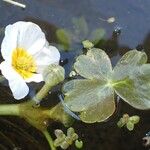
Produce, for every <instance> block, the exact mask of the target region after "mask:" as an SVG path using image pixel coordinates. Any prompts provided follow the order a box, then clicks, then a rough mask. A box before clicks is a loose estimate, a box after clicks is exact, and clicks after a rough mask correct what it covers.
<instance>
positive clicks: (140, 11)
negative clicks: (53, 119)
mask: <svg viewBox="0 0 150 150" xmlns="http://www.w3.org/2000/svg"><path fill="white" fill-rule="evenodd" d="M19 2H22V3H24V4H26V9H21V8H19V7H16V6H13V5H10V4H6V3H5V2H3V1H0V27H1V28H3V27H5V26H6V25H8V24H11V23H14V22H16V21H19V20H25V21H32V22H35V23H37V24H38V25H39V26H40V27H41V28H42V30H43V31H44V32H45V34H46V37H47V40H48V41H49V43H51V44H53V45H55V46H58V44H59V42H58V40H57V37H56V34H55V33H56V30H57V29H59V28H65V29H66V30H69V31H71V32H72V33H74V30H75V29H74V24H73V22H72V19H73V18H81V17H82V18H85V20H86V23H87V25H88V28H89V29H88V30H89V31H88V32H90V31H93V30H95V29H97V28H103V29H104V30H105V32H106V34H105V36H104V40H103V42H98V43H97V45H96V46H97V47H99V48H103V49H104V50H106V52H107V54H108V55H109V56H110V57H111V60H112V64H113V65H115V64H116V62H117V61H118V59H119V58H120V57H121V56H122V55H123V54H124V53H125V52H127V51H128V50H130V49H135V48H137V49H138V50H144V51H145V52H146V53H147V55H148V56H149V58H150V51H149V50H150V13H149V9H150V1H149V0H145V1H142V0H126V1H123V0H115V1H114V0H107V1H106V0H82V1H81V0H55V1H53V0H32V1H29V0H20V1H19ZM110 17H114V18H115V22H113V23H108V22H107V21H106V20H107V19H108V18H110ZM117 29H119V31H118V32H115V31H116V30H117ZM80 36H82V35H80ZM2 38H3V34H1V35H0V43H1V41H2ZM76 38H77V39H78V40H76V42H75V41H74V40H73V41H72V44H71V45H70V47H69V49H68V51H64V50H63V49H61V48H60V51H61V65H63V66H64V68H65V70H66V77H67V76H68V73H69V72H70V70H71V65H72V63H73V61H74V58H75V57H76V56H77V55H79V54H80V53H82V45H81V42H82V41H80V39H86V38H88V37H86V36H83V37H82V38H81V37H76ZM4 85H5V86H4ZM31 86H32V87H33V89H34V85H31ZM0 89H1V90H0V95H1V99H0V102H1V103H13V102H14V101H12V100H13V98H12V96H11V93H10V91H9V88H8V87H7V83H4V84H3V85H1V86H0ZM55 93H57V90H56V91H55V92H54V93H52V94H49V96H48V97H47V98H48V99H50V100H51V99H52V100H53V101H58V97H57V94H55ZM54 103H56V102H54ZM124 113H128V114H129V115H139V116H140V117H141V120H140V123H139V124H138V125H137V126H136V127H135V130H134V131H132V132H129V131H128V130H127V129H119V128H118V127H117V125H116V123H117V120H118V119H119V118H120V117H121V116H122V115H123V114H124ZM73 127H74V128H75V130H76V131H77V133H78V134H79V135H80V137H81V139H82V140H83V141H84V148H83V149H84V150H145V149H146V148H145V147H144V146H143V145H142V138H143V137H144V136H145V134H146V133H147V132H148V131H149V130H150V111H139V110H136V109H134V108H132V107H131V106H129V105H128V104H126V103H125V102H123V101H119V104H118V109H117V112H116V113H115V114H114V116H113V117H112V118H111V119H109V120H108V122H104V123H97V124H85V123H81V122H78V121H76V122H75V124H74V125H73ZM56 128H61V129H64V127H63V126H62V125H61V124H59V123H52V124H51V125H50V127H49V130H50V132H51V133H53V130H54V129H56ZM14 148H16V150H17V149H18V150H31V149H34V150H36V149H37V150H48V149H49V147H48V144H47V141H46V140H45V138H44V136H43V135H42V134H41V133H40V132H39V131H37V130H36V129H34V128H33V127H31V126H30V125H29V124H27V123H26V122H25V121H24V120H21V119H18V118H12V117H1V118H0V150H9V149H10V150H13V149H14ZM70 149H71V150H73V149H75V148H74V147H71V148H70Z"/></svg>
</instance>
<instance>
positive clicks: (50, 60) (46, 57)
mask: <svg viewBox="0 0 150 150" xmlns="http://www.w3.org/2000/svg"><path fill="white" fill-rule="evenodd" d="M34 58H35V60H36V64H37V66H38V72H40V73H42V71H43V69H44V68H45V67H47V66H48V65H50V64H58V63H59V60H60V53H59V51H58V49H57V48H56V47H54V46H48V47H47V48H46V47H44V48H43V49H42V50H41V51H40V52H39V53H37V54H36V55H34Z"/></svg>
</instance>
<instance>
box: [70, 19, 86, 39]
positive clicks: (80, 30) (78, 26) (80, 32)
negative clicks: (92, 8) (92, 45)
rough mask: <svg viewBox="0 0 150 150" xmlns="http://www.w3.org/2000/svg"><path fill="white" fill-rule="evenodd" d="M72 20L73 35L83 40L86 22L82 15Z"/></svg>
mask: <svg viewBox="0 0 150 150" xmlns="http://www.w3.org/2000/svg"><path fill="white" fill-rule="evenodd" d="M72 22H73V24H74V30H75V35H76V36H77V37H78V38H79V39H80V41H82V40H84V39H85V38H86V37H87V35H88V32H89V31H88V30H89V29H88V24H87V22H86V20H85V18H84V17H80V18H73V19H72Z"/></svg>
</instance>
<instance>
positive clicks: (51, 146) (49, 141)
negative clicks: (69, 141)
mask: <svg viewBox="0 0 150 150" xmlns="http://www.w3.org/2000/svg"><path fill="white" fill-rule="evenodd" d="M43 134H44V135H45V137H46V139H47V141H48V143H49V146H50V148H51V150H56V147H55V146H54V142H53V139H52V137H51V136H50V134H49V133H48V131H47V130H45V131H43Z"/></svg>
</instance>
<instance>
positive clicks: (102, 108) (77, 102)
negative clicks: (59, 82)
mask: <svg viewBox="0 0 150 150" xmlns="http://www.w3.org/2000/svg"><path fill="white" fill-rule="evenodd" d="M63 90H64V92H66V94H65V104H66V105H67V107H68V108H69V109H70V110H71V111H74V112H79V113H81V114H80V118H81V120H82V121H84V122H88V123H93V122H101V121H104V120H106V119H107V118H108V117H110V116H111V115H112V114H113V112H114V110H115V102H114V99H113V97H114V96H113V93H114V92H113V90H112V89H111V87H109V86H108V85H107V82H106V81H101V80H96V79H93V80H87V79H80V80H72V81H69V82H67V83H66V84H65V85H64V89H63Z"/></svg>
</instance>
